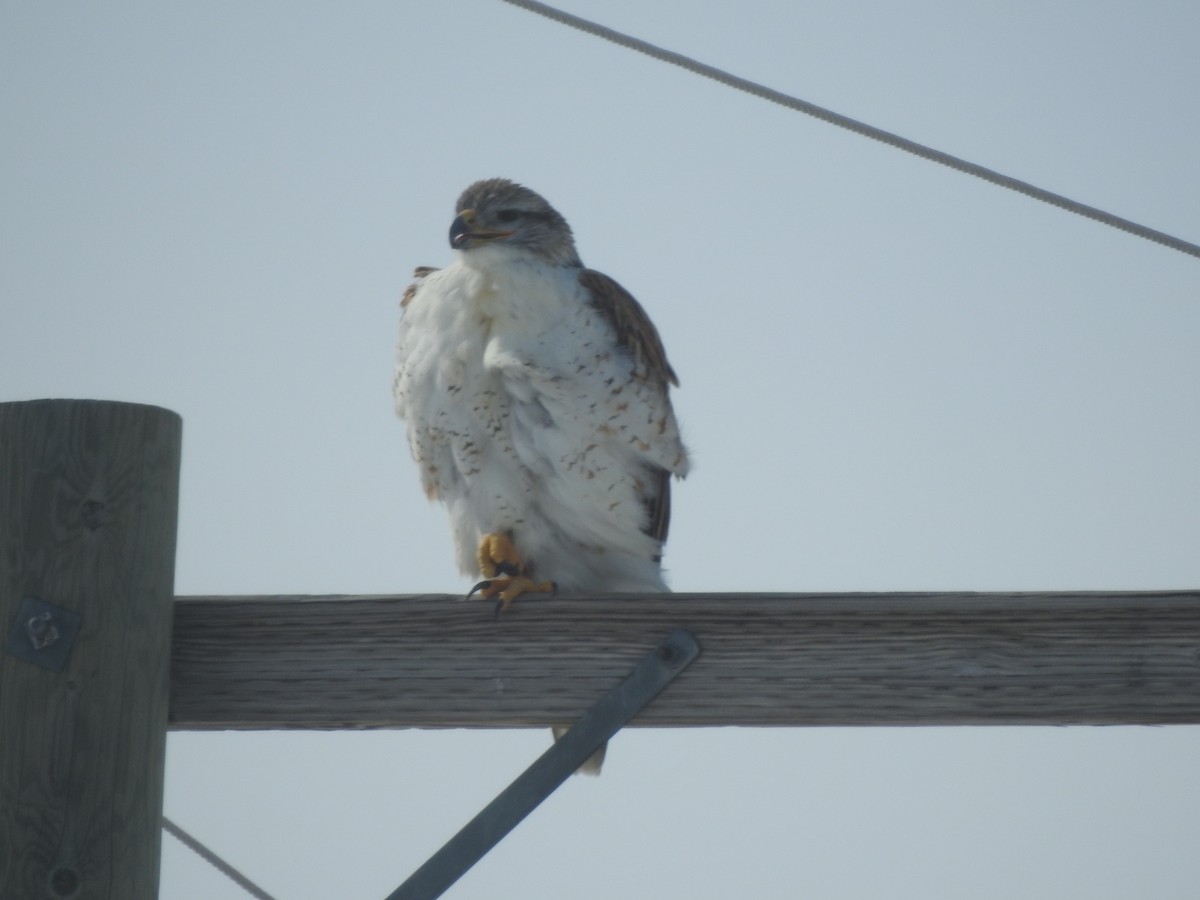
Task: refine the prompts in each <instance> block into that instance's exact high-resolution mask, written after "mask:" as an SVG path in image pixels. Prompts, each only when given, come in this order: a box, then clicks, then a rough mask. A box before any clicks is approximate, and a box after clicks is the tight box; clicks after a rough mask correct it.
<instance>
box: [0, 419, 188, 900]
mask: <svg viewBox="0 0 1200 900" xmlns="http://www.w3.org/2000/svg"><path fill="white" fill-rule="evenodd" d="M180 440H181V423H180V420H179V417H178V416H177V415H175V414H174V413H172V412H169V411H167V410H163V409H158V408H155V407H149V406H139V405H134V404H128V403H108V402H102V401H93V400H82V401H67V400H39V401H31V402H26V403H5V404H0V637H3V638H5V639H6V638H7V637H8V635H9V634H10V633H11V632H12V630H13V629H14V628H21V627H22V625H23V623H21V622H19V621H15V617H16V612H17V607H18V604H19V603H20V601H21V598H23V597H36V598H39V599H41V600H44V601H48V602H50V603H53V604H55V605H57V606H60V607H64V608H66V609H69V610H72V611H73V612H76V613H78V614H79V615H80V616H81V617H82V622H81V628H80V632H79V634H78V636H77V638H76V640H75V643H74V645H73V646H72V648H71V652H70V656H69V658H68V660H67V663H66V667H65V668H64V669H63V670H62V671H60V672H55V671H50V670H48V669H44V668H39V667H38V666H36V665H34V664H32V663H30V662H27V661H24V660H22V659H18V658H16V657H14V656H12V655H10V654H7V653H3V654H0V759H3V766H0V897H4V898H9V897H12V898H56V897H73V898H78V900H87V898H106V900H109V898H118V897H119V898H122V900H143V898H152V897H155V896H157V892H158V872H159V846H160V835H161V827H160V820H161V817H162V788H163V760H164V754H165V744H166V709H167V683H168V682H167V675H168V658H167V657H168V653H169V650H170V635H171V614H172V611H173V604H172V602H171V600H172V598H173V594H174V585H173V580H174V563H175V527H176V523H175V518H176V512H177V507H178V499H177V498H178V482H179V451H180ZM2 645H3V641H0V646H2Z"/></svg>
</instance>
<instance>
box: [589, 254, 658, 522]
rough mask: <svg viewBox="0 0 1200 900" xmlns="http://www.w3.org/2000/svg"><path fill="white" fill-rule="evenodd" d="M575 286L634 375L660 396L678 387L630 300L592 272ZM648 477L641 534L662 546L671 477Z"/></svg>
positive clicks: (649, 325)
mask: <svg viewBox="0 0 1200 900" xmlns="http://www.w3.org/2000/svg"><path fill="white" fill-rule="evenodd" d="M579 283H580V284H582V285H583V286H584V288H586V289H587V291H588V294H589V296H590V299H591V302H592V306H593V307H594V308H595V309H596V311H597V312H599V313H600V314H601V315H602V316H604V318H605V319H607V320H608V323H609V324H610V325H611V326H612V329H613V331H614V332H615V333H616V336H617V344H618V345H619V346H621V347H623V348H625V350H626V351H627V352H628V353H629V355H630V356H631V357H632V358H633V365H634V372H635V373H636V374H637V375H638V376H639V377H640V378H642V379H644V380H647V381H650V382H653V383H654V384H657V385H659V386H660V387H661V388H662V390H663V394H664V395H665V394H666V392H667V386H668V384H673V385H676V386H678V385H679V379H678V378H677V377H676V375H675V370H674V369H672V368H671V364H670V363H669V362H667V351H666V350H665V349H664V348H663V344H662V338H660V337H659V336H658V329H657V328H655V327H654V323H653V322H651V321H650V317H649V316H648V315H646V311H645V310H644V309H642V305H641V304H640V303H638V302H637V300H636V299H635V298H634V296H633V295H632V294H630V293H629V291H627V290H625V288H623V287H621V285H619V284H617V282H615V281H613V280H612V279H611V278H609V277H608V276H607V275H604V274H602V273H600V272H596V271H594V270H592V269H584V270H583V271H582V272H580V273H579ZM649 475H650V479H651V483H650V484H649V485H647V488H646V491H645V496H644V501H643V502H644V503H645V504H646V512H647V517H646V529H645V531H646V534H648V535H650V537H652V538H654V539H655V540H657V541H658V542H659V543H660V544H665V543H666V541H667V531H668V529H669V528H670V525H671V473H670V472H668V471H667V470H666V469H661V468H659V467H657V466H655V467H653V468H652V469H651V471H650V473H649Z"/></svg>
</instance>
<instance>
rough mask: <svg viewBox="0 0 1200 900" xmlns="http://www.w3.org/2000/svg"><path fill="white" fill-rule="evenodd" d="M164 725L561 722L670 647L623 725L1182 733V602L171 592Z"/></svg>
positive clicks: (1165, 598) (1134, 596) (1194, 612)
mask: <svg viewBox="0 0 1200 900" xmlns="http://www.w3.org/2000/svg"><path fill="white" fill-rule="evenodd" d="M175 623H176V626H175V641H174V650H173V656H172V685H171V727H172V728H177V729H211V728H405V727H418V728H446V727H525V726H544V725H548V724H551V723H559V722H564V721H571V720H572V718H573V717H575V716H577V715H578V714H579V713H580V712H582V711H583V710H584V709H586V708H587V707H588V706H590V705H591V703H593V702H594V701H595V700H596V699H597V698H598V697H599V696H601V695H602V694H603V693H604V691H606V690H607V689H608V688H609V687H611V686H612V685H614V684H616V683H617V682H618V681H620V680H621V678H623V677H624V676H625V674H627V673H628V671H629V670H630V669H631V668H632V667H633V665H634V664H635V663H636V662H637V660H638V659H639V658H640V657H641V656H642V654H644V653H646V652H647V651H649V650H650V649H651V648H652V647H653V646H654V645H655V643H656V642H657V641H658V640H660V639H661V638H662V636H663V635H665V634H666V633H667V631H668V630H669V629H670V628H672V627H674V626H676V625H682V626H684V627H687V628H689V629H690V630H691V631H692V632H693V633H694V634H695V635H696V637H697V638H698V639H699V641H700V644H701V647H702V651H701V656H700V658H699V660H697V661H696V662H695V663H694V664H693V665H692V666H691V668H690V669H689V670H688V671H687V672H686V673H684V675H683V676H682V677H680V678H679V679H678V680H677V681H676V682H675V683H674V684H672V685H671V686H670V687H669V688H668V689H667V690H666V691H665V692H664V693H663V695H662V696H660V697H659V698H658V699H657V700H656V701H655V702H654V703H653V704H652V705H651V706H650V707H648V708H647V709H646V710H645V711H644V712H643V714H642V715H641V716H640V717H639V718H638V719H637V720H636V722H635V724H637V725H643V726H684V725H750V726H771V725H983V724H1024V725H1034V724H1040V725H1064V724H1084V723H1086V724H1105V725H1112V724H1134V723H1141V724H1167V723H1197V722H1200V592H1195V591H1187V592H1156V593H1116V594H1112V593H1065V594H1064V593H1056V594H969V593H954V594H835V595H805V594H794V595H763V594H757V595H755V594H751V595H734V594H723V595H713V594H709V595H683V594H675V595H670V596H665V597H664V596H661V595H659V596H654V597H647V598H636V597H629V596H626V597H611V596H610V597H597V598H554V599H546V598H532V597H531V598H526V599H521V600H518V601H517V603H516V604H515V605H514V607H513V609H512V610H511V611H510V612H508V613H506V614H504V615H503V616H501V617H500V619H499V621H494V620H493V619H492V608H491V606H490V604H488V603H484V602H479V601H469V602H464V601H462V600H460V599H458V598H456V597H449V596H414V597H337V598H328V597H191V598H188V597H185V598H180V599H179V601H178V602H177V608H176V616H175Z"/></svg>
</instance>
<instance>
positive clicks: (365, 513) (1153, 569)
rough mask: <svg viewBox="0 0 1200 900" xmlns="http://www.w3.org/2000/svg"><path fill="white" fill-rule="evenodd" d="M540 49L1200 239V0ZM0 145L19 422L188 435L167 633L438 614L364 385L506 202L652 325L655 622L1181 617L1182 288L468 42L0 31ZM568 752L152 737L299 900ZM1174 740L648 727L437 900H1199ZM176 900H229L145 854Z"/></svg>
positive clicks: (844, 163) (1192, 389)
mask: <svg viewBox="0 0 1200 900" xmlns="http://www.w3.org/2000/svg"><path fill="white" fill-rule="evenodd" d="M564 8H567V9H569V10H570V11H573V12H576V13H578V14H580V15H584V16H587V17H590V18H594V19H596V20H598V21H601V22H603V23H605V24H607V25H610V26H612V27H615V28H619V29H624V30H627V31H629V32H632V33H634V34H637V35H638V36H640V37H643V38H645V39H647V40H650V41H654V42H656V43H659V44H662V45H664V46H667V47H669V48H671V49H674V50H676V51H679V52H681V53H685V54H687V55H690V56H693V57H695V58H698V59H701V60H704V61H706V62H709V63H711V64H714V65H718V66H723V67H725V68H728V69H730V70H731V71H734V72H736V73H738V74H741V75H743V76H746V77H750V78H754V79H758V80H760V81H762V82H764V83H766V84H768V85H770V86H772V87H774V88H777V89H779V90H783V91H786V92H789V93H793V94H795V95H797V96H800V97H803V98H805V99H807V100H810V101H812V102H815V103H819V104H821V105H824V106H827V107H829V108H832V109H835V110H837V111H839V112H842V113H844V114H846V115H850V116H853V117H855V118H858V119H861V120H864V121H868V122H871V123H872V124H875V125H877V126H879V127H882V128H887V129H890V130H892V131H895V132H897V133H900V134H903V135H905V136H906V137H910V138H912V139H914V140H918V141H921V142H924V143H927V144H931V145H933V146H936V147H938V148H940V149H943V150H946V151H947V152H950V153H954V154H956V155H959V156H962V157H965V158H968V159H971V160H973V161H975V162H978V163H980V164H983V165H986V166H990V167H992V168H995V169H999V170H1001V171H1004V172H1006V173H1008V174H1011V175H1014V176H1016V177H1019V178H1023V179H1025V180H1027V181H1030V182H1033V183H1035V184H1038V185H1040V186H1043V187H1046V188H1048V189H1050V190H1054V191H1058V192H1060V193H1063V194H1066V195H1069V196H1072V197H1074V198H1076V199H1079V200H1081V201H1083V202H1086V203H1090V204H1093V205H1096V206H1099V207H1102V208H1106V209H1109V210H1111V211H1113V212H1115V213H1117V214H1119V215H1123V216H1126V217H1129V218H1131V219H1134V220H1137V221H1141V222H1144V223H1145V224H1147V225H1150V226H1152V227H1155V228H1158V229H1161V230H1164V231H1168V232H1173V233H1176V234H1178V235H1179V236H1181V237H1183V238H1185V239H1188V240H1191V241H1200V182H1198V180H1197V178H1196V160H1197V159H1200V124H1198V121H1197V107H1196V101H1195V91H1196V85H1197V84H1200V54H1197V53H1196V49H1195V48H1196V46H1197V45H1198V43H1200V6H1197V5H1196V4H1195V3H1191V2H1184V0H1160V2H1149V3H1144V4H1138V5H1136V6H1135V5H1130V4H1122V3H1112V2H1098V3H1097V2H1091V3H1083V2H1055V3H1051V4H1049V5H1047V4H1046V3H1045V2H1037V3H1035V2H1016V3H1014V2H1009V0H1006V2H1004V3H986V4H966V5H964V4H960V3H950V2H937V0H917V2H914V3H909V4H894V3H883V2H863V3H845V2H843V0H838V2H832V0H828V2H826V0H817V2H810V3H804V4H794V3H783V2H750V3H739V4H725V5H724V6H722V7H721V8H717V7H716V5H713V4H699V5H698V4H688V3H683V2H678V0H674V2H665V0H664V2H660V3H654V4H646V3H640V2H633V0H608V2H605V3H600V2H598V0H571V2H569V3H566V4H565V7H564ZM0 115H2V119H0V121H2V122H3V126H2V127H0V210H2V211H3V212H2V213H0V248H2V249H0V253H2V254H3V265H0V304H2V316H3V318H2V321H3V326H4V327H3V329H2V330H0V341H2V342H3V343H2V346H3V351H4V352H3V354H0V399H2V400H8V399H28V398H36V397H62V396H73V397H96V398H105V399H117V400H128V401H135V402H144V403H154V404H159V405H162V406H165V407H168V408H170V409H173V410H176V411H177V412H179V413H180V414H181V415H182V416H183V418H184V423H185V444H184V470H183V497H182V509H181V523H180V543H179V557H178V566H177V589H178V591H179V593H181V594H199V593H212V594H242V593H248V594H254V593H283V592H298V593H323V592H335V593H342V592H364V593H368V592H369V593H415V592H428V591H436V592H457V591H460V590H463V589H464V588H465V587H466V586H467V582H466V581H464V580H463V579H462V578H461V577H460V576H459V575H458V574H457V572H456V571H455V569H454V566H453V561H452V553H451V547H450V537H449V532H448V529H447V526H446V522H445V517H444V515H443V513H442V511H441V510H440V509H438V508H435V507H431V506H428V505H427V504H426V502H425V500H424V498H423V496H422V494H421V492H420V490H419V488H418V485H417V475H416V471H415V469H414V467H413V466H412V464H411V462H410V461H409V458H408V450H407V447H406V445H405V441H404V437H403V427H402V425H401V424H400V423H399V422H397V421H395V420H394V418H393V416H392V412H391V400H390V395H389V388H390V376H391V366H392V354H393V347H394V343H395V332H396V321H397V313H398V308H397V305H398V299H399V295H400V292H401V291H402V289H403V287H404V285H405V284H406V283H407V279H408V274H409V271H410V270H411V269H412V267H414V266H416V265H418V264H432V265H438V264H442V263H444V262H445V261H447V259H448V258H449V249H448V247H447V245H446V231H447V228H448V225H449V221H450V218H451V216H452V211H453V203H454V200H455V198H456V197H457V195H458V193H459V192H460V191H461V190H462V188H463V187H465V186H466V185H467V184H468V183H470V182H471V181H473V180H475V179H478V178H484V177H492V176H505V177H509V178H514V179H516V180H519V181H522V182H524V183H526V184H528V185H529V186H530V187H532V188H534V189H535V190H537V191H539V192H541V193H543V194H544V195H545V196H546V197H547V198H548V199H550V201H551V202H552V203H554V204H555V206H557V207H558V208H559V209H560V210H561V211H562V212H563V213H564V214H565V215H566V216H567V218H568V219H569V220H570V222H571V224H572V226H573V227H574V229H575V232H576V236H577V238H578V240H579V246H580V250H581V253H582V255H583V258H584V260H585V261H586V262H587V263H588V264H589V265H591V266H593V267H595V268H598V269H601V270H603V271H606V272H608V273H609V274H611V275H613V276H614V277H616V278H617V279H618V280H619V281H621V282H622V283H623V284H624V285H625V286H626V287H627V288H629V289H630V290H631V291H632V292H633V293H634V294H635V295H636V296H638V297H639V299H641V300H642V302H643V303H644V305H645V306H646V307H647V309H648V310H649V311H650V313H651V315H652V316H653V317H654V319H655V321H656V323H657V324H658V326H659V330H660V331H661V333H662V335H663V338H664V340H665V342H666V345H667V349H668V352H669V353H670V355H671V359H672V362H673V363H674V366H675V368H676V369H677V370H678V372H679V374H680V376H681V379H682V383H683V384H682V388H681V389H680V390H679V391H678V393H677V398H676V406H677V409H678V412H679V414H680V417H681V419H682V421H683V425H684V428H685V430H686V434H687V436H688V439H689V442H690V444H691V446H692V449H693V452H694V456H695V461H696V469H695V472H694V474H693V475H692V476H691V477H689V478H688V480H687V481H686V482H685V483H684V484H682V485H680V486H679V488H678V489H677V491H676V494H675V506H674V508H675V519H674V522H673V527H672V537H671V545H670V547H669V548H668V554H667V563H668V565H669V567H670V570H671V573H672V579H673V583H674V585H675V586H676V587H677V588H679V589H683V590H703V591H731V590H744V591H782V590H822V591H823V590H829V591H843V590H917V589H958V588H966V589H976V590H1000V589H1024V590H1036V589H1042V588H1045V589H1083V588H1097V589H1129V588H1184V587H1197V586H1198V585H1200V554H1198V553H1197V549H1198V547H1200V470H1198V468H1197V465H1196V460H1197V452H1198V448H1200V410H1198V408H1197V400H1196V397H1197V385H1198V384H1200V353H1197V350H1196V348H1197V344H1198V340H1200V260H1196V259H1194V258H1189V257H1186V256H1184V255H1182V254H1179V253H1176V252H1172V251H1169V250H1166V249H1163V248H1161V247H1158V246H1155V245H1152V244H1149V243H1147V242H1144V241H1141V240H1138V239H1135V238H1133V237H1130V236H1128V235H1124V234H1121V233H1118V232H1115V231H1112V230H1110V229H1107V228H1104V227H1102V226H1099V225H1097V224H1094V223H1091V222H1088V221H1085V220H1083V219H1079V218H1076V217H1073V216H1070V215H1068V214H1065V213H1063V212H1060V211H1058V210H1055V209H1051V208H1049V207H1046V206H1043V205H1040V204H1037V203H1035V202H1032V201H1030V200H1027V199H1025V198H1022V197H1019V196H1017V195H1015V194H1011V193H1008V192H1004V191H1000V190H998V189H996V188H994V187H991V186H988V185H985V184H983V183H981V182H977V181H974V180H972V179H968V178H966V177H964V176H961V175H958V174H955V173H953V172H950V171H948V170H945V169H942V168H940V167H937V166H933V165H930V164H928V163H925V162H921V161H919V160H916V159H914V158H911V157H908V156H905V155H903V154H900V153H897V152H895V151H893V150H891V149H888V148H885V147H882V146H879V145H876V144H871V143H868V142H866V141H864V140H863V139H861V138H858V137H855V136H852V135H849V134H846V133H844V132H841V131H838V130H835V129H832V128H830V127H829V126H826V125H823V124H821V123H818V122H815V121H813V120H811V119H807V118H805V117H802V116H800V115H797V114H795V113H791V112H788V111H786V110H783V109H781V108H778V107H775V106H771V105H769V104H766V103H763V102H761V101H758V100H754V99H752V98H749V97H746V96H744V95H741V94H737V93H734V92H731V91H729V90H727V89H725V88H722V87H719V86H717V85H715V84H712V83H710V82H705V81H702V80H699V79H697V78H695V77H693V76H690V75H687V74H686V73H683V72H680V71H678V70H675V69H671V68H667V67H664V66H662V65H661V64H658V63H654V62H652V61H649V60H646V59H643V58H640V57H636V56H634V55H632V54H630V53H628V52H627V51H624V50H621V49H619V48H616V47H613V46H611V45H607V44H603V43H600V42H598V41H596V40H594V39H592V38H588V37H586V36H583V35H580V34H577V33H575V32H571V31H567V30H565V29H563V28H562V27H560V26H557V25H554V24H551V23H548V22H545V21H543V20H540V19H538V18H535V17H533V16H531V15H530V14H528V13H525V12H522V11H519V10H517V9H514V8H511V7H509V6H506V5H504V4H501V3H498V2H488V0H457V2H455V3H425V4H417V3H412V2H391V3H379V2H375V3H366V2H364V3H356V4H349V5H346V4H342V5H333V4H315V3H299V4H297V3H289V4H285V3H278V2H262V3H256V4H239V3H231V2H227V0H210V2H207V3H203V4H165V5H164V4H152V3H148V2H141V3H133V2H121V0H116V2H110V3H105V4H70V5H64V4H50V3H17V2H11V0H10V2H5V3H3V4H0ZM547 740H548V738H547V735H546V734H544V733H543V732H541V731H521V732H441V733H439V732H428V733H422V732H416V731H411V732H407V731H405V732H388V733H373V734H348V733H340V734H305V733H258V734H186V733H173V734H172V735H171V737H170V741H169V756H168V773H167V777H168V782H167V798H166V808H167V813H168V815H170V816H171V817H172V818H173V819H175V820H176V821H177V822H178V823H179V824H180V825H182V826H183V827H185V828H187V829H188V830H190V831H192V832H193V833H195V834H196V835H197V836H198V837H200V838H201V839H202V840H204V841H206V842H208V843H210V844H211V845H212V846H213V847H214V848H216V849H218V850H219V851H220V852H222V853H223V854H225V855H226V856H227V857H228V858H229V859H230V860H231V861H232V862H234V863H235V864H236V865H238V866H240V867H242V868H243V869H244V870H245V871H246V873H247V874H248V875H249V876H251V877H252V878H253V879H255V880H256V881H258V882H259V883H260V884H262V885H263V886H264V887H265V888H266V889H268V890H269V891H271V892H272V893H273V894H275V895H276V896H277V897H278V898H279V900H318V898H322V900H323V898H339V900H340V898H375V897H383V896H386V894H387V893H388V892H390V891H391V890H392V889H393V888H395V887H396V885H398V884H399V883H400V882H401V881H403V879H404V878H405V877H406V876H407V875H408V874H409V873H410V872H411V871H412V870H413V869H414V868H415V867H416V866H417V865H419V864H420V863H421V862H422V861H423V860H424V859H425V858H426V856H428V854H429V853H431V852H432V851H433V850H435V849H436V848H437V847H438V846H440V844H441V843H442V842H443V841H444V840H445V839H447V838H448V837H449V836H450V835H452V834H453V833H454V831H456V830H457V828H458V827H459V826H460V825H462V824H463V823H464V822H465V821H466V820H467V819H468V818H469V817H470V816H471V815H473V814H474V813H475V812H476V811H478V809H479V808H481V807H482V806H483V805H484V804H485V803H486V802H487V801H488V800H490V799H491V797H492V796H494V795H495V794H496V793H497V792H498V791H499V790H500V789H501V788H502V787H503V786H504V785H505V784H507V782H508V781H509V780H510V779H511V778H512V777H513V776H514V775H515V774H517V773H518V772H519V771H520V770H521V769H522V768H523V767H524V766H525V765H527V764H528V762H530V761H531V760H532V759H533V758H535V757H536V756H537V754H538V753H540V752H541V751H542V749H543V748H544V746H545V744H546V741H547ZM1198 749H1200V729H1197V728H1190V727H1188V728H1157V729H1147V728H1140V729H1128V728H1108V729H1077V728H1072V729H1007V728H994V729H857V730H855V729H842V730H834V729H824V730H811V729H809V730H771V731H766V730H739V729H724V730H711V731H694V730H680V731H671V732H662V731H632V732H629V733H624V734H622V735H620V736H618V738H617V739H616V740H615V741H614V742H613V746H612V748H611V751H610V755H609V762H608V764H607V766H606V770H605V773H604V775H603V776H602V777H601V778H600V779H598V780H593V779H587V780H584V779H579V778H577V779H572V780H571V781H570V782H569V783H568V784H567V785H565V786H564V788H563V789H562V790H561V791H560V792H559V793H558V794H557V795H556V796H555V797H553V798H552V799H551V800H550V801H548V802H547V803H546V804H545V805H544V806H543V807H542V808H541V809H539V810H538V811H537V812H535V813H534V815H533V816H532V817H531V818H530V819H529V820H527V821H526V823H525V824H523V825H522V826H521V827H520V828H518V829H517V831H516V832H514V833H513V834H512V835H511V836H510V837H509V838H508V839H507V840H505V841H504V843H503V844H501V846H500V847H499V848H497V849H496V850H495V851H494V852H493V853H492V854H491V855H490V856H489V857H488V858H487V859H486V860H484V862H483V863H481V864H480V865H479V866H478V867H477V868H476V869H475V870H474V871H473V872H471V873H470V874H469V875H468V876H467V877H466V878H465V879H464V880H463V881H462V882H460V883H459V884H458V885H457V886H456V887H455V888H453V889H452V890H451V891H450V892H449V893H448V894H447V897H449V898H453V900H482V898H498V897H517V896H519V897H525V898H535V897H556V898H573V900H598V898H610V897H628V898H651V897H653V898H656V900H660V898H663V897H684V896H686V897H689V898H693V900H718V898H730V897H764V898H791V897H797V896H803V897H806V898H820V900H825V898H829V900H838V898H868V897H870V898H875V897H878V898H921V900H925V898H929V897H954V898H962V897H969V898H996V900H1000V898H1011V897H1021V898H1025V900H1031V898H1046V900H1050V898H1055V900H1061V898H1113V900H1116V898H1128V897H1132V896H1142V897H1156V898H1168V900H1170V898H1179V900H1183V898H1192V897H1194V896H1195V885H1196V884H1197V883H1198V882H1200V855H1197V854H1196V853H1195V836H1196V810H1197V809H1198V808H1200V777H1198V776H1197V775H1196V767H1195V759H1196V754H1197V751H1198ZM162 896H163V898H164V900H235V898H240V897H243V896H245V895H244V894H242V893H241V892H240V891H239V890H238V889H237V888H235V887H234V886H233V885H232V884H230V883H228V882H226V881H225V880H224V879H223V878H222V877H221V876H220V875H219V874H216V873H215V872H211V871H209V870H207V869H206V868H205V866H204V865H203V863H201V862H199V861H198V860H195V859H194V858H193V857H191V856H190V854H189V853H188V852H187V851H186V850H183V849H182V848H180V847H179V845H178V844H176V843H174V842H173V841H172V840H171V839H170V838H164V865H163V886H162Z"/></svg>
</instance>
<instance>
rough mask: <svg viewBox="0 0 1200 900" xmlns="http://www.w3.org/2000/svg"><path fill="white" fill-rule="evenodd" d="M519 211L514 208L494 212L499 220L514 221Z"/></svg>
mask: <svg viewBox="0 0 1200 900" xmlns="http://www.w3.org/2000/svg"><path fill="white" fill-rule="evenodd" d="M520 215H521V213H520V212H519V211H517V210H515V209H502V210H500V212H498V213H496V218H497V219H499V220H500V221H501V222H515V221H517V218H518V217H519V216H520Z"/></svg>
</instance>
